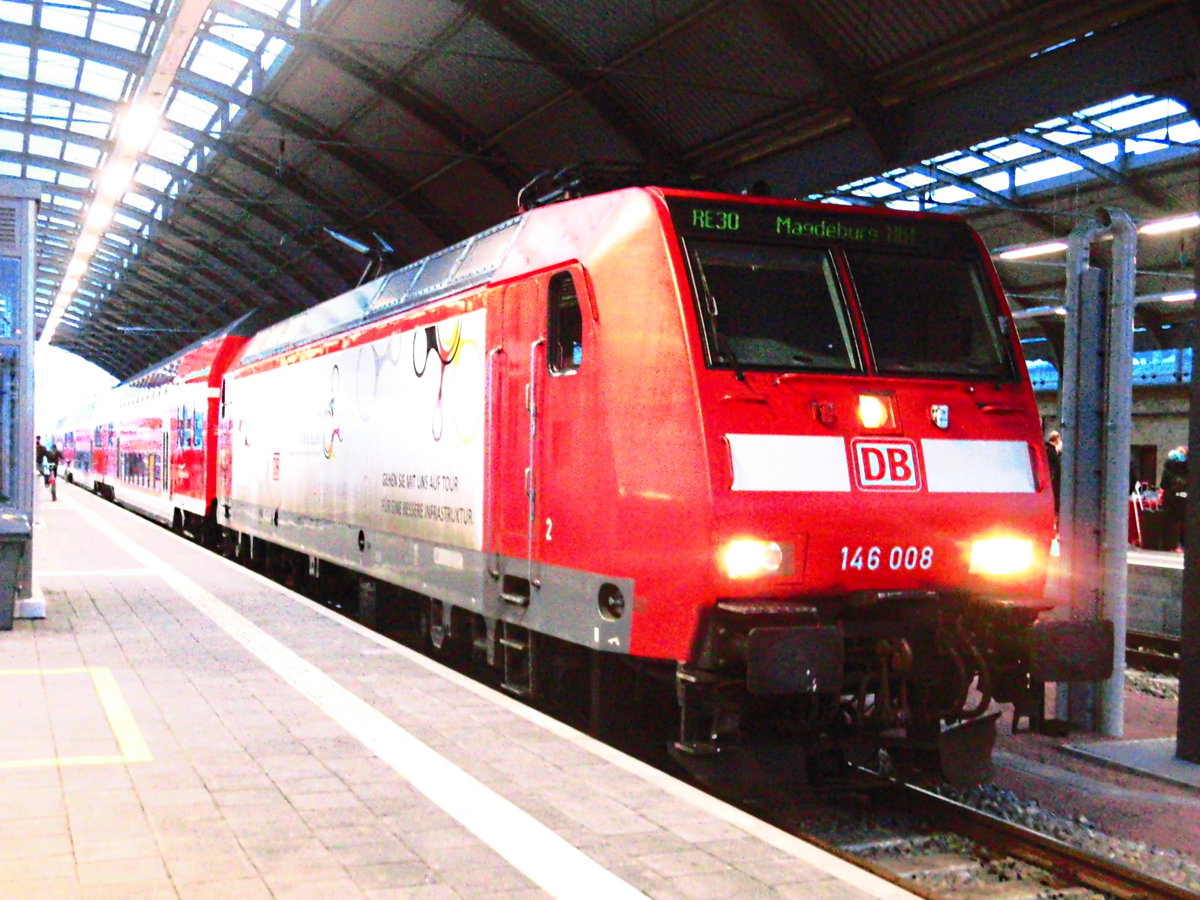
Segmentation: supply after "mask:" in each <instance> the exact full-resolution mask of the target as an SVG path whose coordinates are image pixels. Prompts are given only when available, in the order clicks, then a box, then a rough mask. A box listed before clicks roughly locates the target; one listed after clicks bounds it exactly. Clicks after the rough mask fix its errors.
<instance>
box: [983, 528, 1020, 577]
mask: <svg viewBox="0 0 1200 900" xmlns="http://www.w3.org/2000/svg"><path fill="white" fill-rule="evenodd" d="M1032 566H1033V541H1027V540H1023V539H1022V538H1011V537H995V538H986V539H985V540H982V541H976V542H975V543H974V544H972V545H971V572H972V574H975V575H1020V574H1021V573H1023V572H1028V571H1029V569H1030V568H1031V567H1032Z"/></svg>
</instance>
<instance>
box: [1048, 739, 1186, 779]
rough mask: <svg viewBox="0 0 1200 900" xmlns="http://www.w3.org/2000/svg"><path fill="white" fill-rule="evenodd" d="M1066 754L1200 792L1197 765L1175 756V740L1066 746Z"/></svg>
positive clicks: (1145, 740) (1144, 740) (1146, 740)
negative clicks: (1199, 790)
mask: <svg viewBox="0 0 1200 900" xmlns="http://www.w3.org/2000/svg"><path fill="white" fill-rule="evenodd" d="M1063 749H1064V750H1066V751H1067V752H1068V753H1073V754H1075V755H1076V756H1080V757H1083V758H1084V759H1088V760H1091V761H1092V762H1096V763H1101V764H1103V765H1108V766H1113V767H1115V768H1118V769H1121V770H1123V771H1126V772H1129V773H1131V774H1134V775H1146V776H1148V777H1150V778H1158V779H1161V780H1162V781H1169V782H1171V783H1172V784H1178V785H1182V786H1184V787H1192V788H1200V765H1198V764H1196V763H1193V762H1186V761H1185V760H1182V759H1180V758H1179V757H1177V756H1176V755H1175V738H1173V737H1163V738H1145V739H1143V740H1137V741H1110V742H1108V743H1099V742H1097V743H1089V744H1067V745H1066V746H1065V747H1064V748H1063Z"/></svg>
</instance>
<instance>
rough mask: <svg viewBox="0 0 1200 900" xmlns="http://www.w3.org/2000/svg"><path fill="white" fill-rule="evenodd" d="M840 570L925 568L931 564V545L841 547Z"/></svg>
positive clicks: (896, 570) (906, 569)
mask: <svg viewBox="0 0 1200 900" xmlns="http://www.w3.org/2000/svg"><path fill="white" fill-rule="evenodd" d="M841 553H842V571H843V572H845V571H846V570H848V569H859V570H862V569H867V570H868V571H871V572H874V571H875V570H876V569H880V568H886V569H890V570H891V571H893V572H899V571H913V570H915V569H923V570H927V569H930V568H931V567H932V566H933V548H932V547H913V546H911V545H909V546H907V547H905V546H903V545H899V544H897V545H895V546H892V547H862V546H858V547H842V549H841Z"/></svg>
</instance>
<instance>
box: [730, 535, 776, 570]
mask: <svg viewBox="0 0 1200 900" xmlns="http://www.w3.org/2000/svg"><path fill="white" fill-rule="evenodd" d="M720 561H721V568H722V569H724V570H725V574H726V575H728V576H729V577H730V578H759V577H761V576H763V575H773V574H775V573H776V572H778V571H779V570H780V568H782V566H783V548H782V547H780V546H779V544H777V543H776V542H775V541H755V540H750V539H748V538H739V539H737V540H734V541H730V542H729V543H728V544H726V545H725V546H724V547H722V548H721V553H720Z"/></svg>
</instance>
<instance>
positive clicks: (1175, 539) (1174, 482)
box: [1159, 447, 1188, 553]
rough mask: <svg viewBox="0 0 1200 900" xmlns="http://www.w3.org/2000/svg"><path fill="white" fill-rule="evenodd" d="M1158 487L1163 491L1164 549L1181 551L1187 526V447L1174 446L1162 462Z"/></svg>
mask: <svg viewBox="0 0 1200 900" xmlns="http://www.w3.org/2000/svg"><path fill="white" fill-rule="evenodd" d="M1159 487H1161V488H1162V492H1163V519H1164V528H1163V538H1164V544H1165V549H1167V550H1174V551H1175V552H1176V553H1182V552H1183V538H1184V533H1185V531H1186V527H1187V495H1188V490H1187V487H1188V462H1187V447H1176V448H1175V449H1174V450H1172V451H1171V452H1170V453H1168V454H1167V461H1166V462H1164V463H1163V468H1162V479H1161V480H1160V481H1159Z"/></svg>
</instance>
